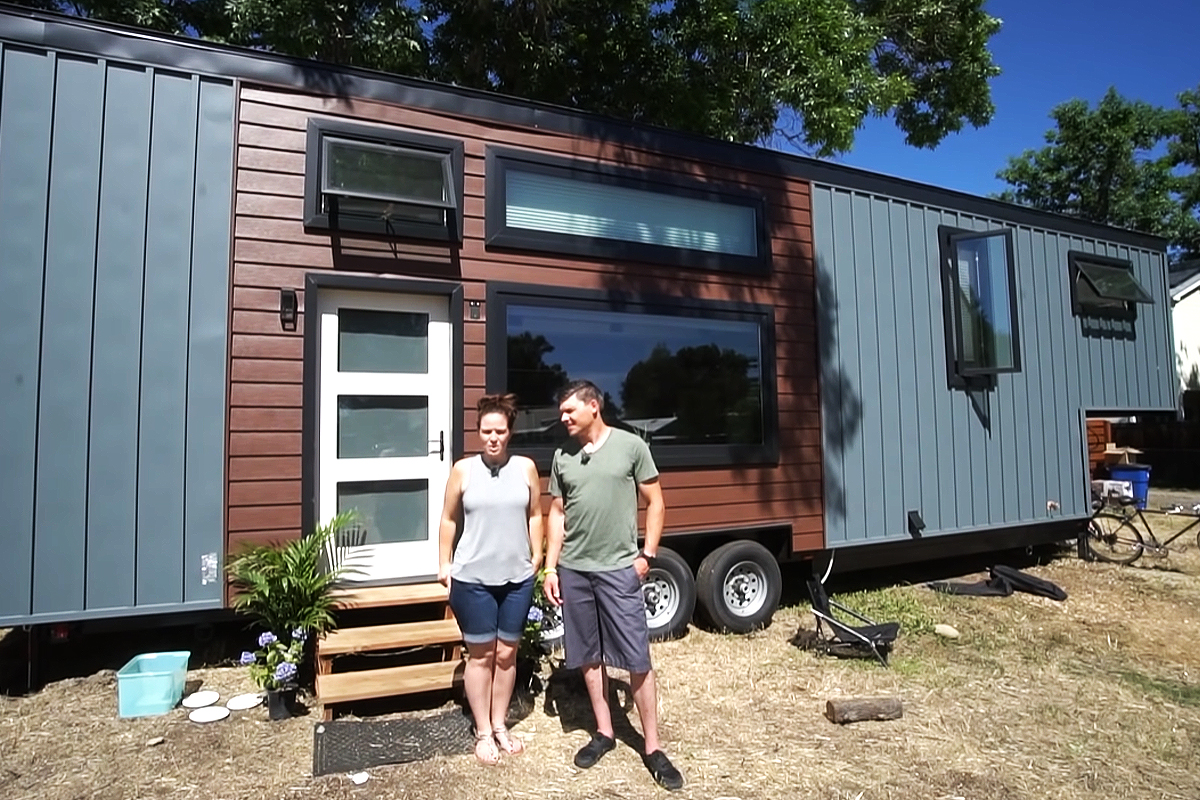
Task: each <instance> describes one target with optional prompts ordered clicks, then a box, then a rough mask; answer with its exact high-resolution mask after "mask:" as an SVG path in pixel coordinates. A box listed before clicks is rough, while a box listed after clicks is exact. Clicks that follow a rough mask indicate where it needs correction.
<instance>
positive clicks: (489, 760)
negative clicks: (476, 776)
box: [475, 731, 500, 767]
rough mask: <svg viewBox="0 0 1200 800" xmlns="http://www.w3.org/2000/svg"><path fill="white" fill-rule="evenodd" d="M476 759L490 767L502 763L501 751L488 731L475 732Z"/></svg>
mask: <svg viewBox="0 0 1200 800" xmlns="http://www.w3.org/2000/svg"><path fill="white" fill-rule="evenodd" d="M475 760H476V761H478V762H479V763H480V764H483V765H485V766H489V767H494V766H496V765H497V764H499V763H500V751H499V750H497V749H496V742H495V740H494V739H493V738H492V734H490V733H488V732H487V731H484V732H483V733H476V734H475Z"/></svg>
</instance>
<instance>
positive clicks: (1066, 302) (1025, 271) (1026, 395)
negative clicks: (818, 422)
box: [812, 185, 1175, 547]
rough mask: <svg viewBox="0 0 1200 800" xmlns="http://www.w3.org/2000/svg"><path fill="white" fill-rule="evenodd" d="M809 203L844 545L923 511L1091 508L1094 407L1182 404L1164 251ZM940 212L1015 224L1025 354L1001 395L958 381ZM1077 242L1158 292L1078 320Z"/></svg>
mask: <svg viewBox="0 0 1200 800" xmlns="http://www.w3.org/2000/svg"><path fill="white" fill-rule="evenodd" d="M812 203H813V226H814V246H815V250H816V262H817V276H818V287H819V291H818V303H819V304H820V305H821V309H820V313H819V317H820V319H821V325H820V336H821V346H820V352H821V358H822V363H821V379H822V415H823V424H824V425H825V432H824V443H825V468H826V470H825V476H826V491H825V494H826V498H825V499H826V509H827V510H826V532H827V533H826V539H827V542H828V544H829V545H830V546H834V547H836V546H843V545H854V544H864V543H868V542H875V541H880V540H884V539H904V538H907V537H908V531H907V527H906V512H908V511H910V510H916V511H919V512H920V513H921V516H922V517H923V519H924V520H925V523H926V525H927V527H926V530H925V533H926V534H938V533H953V532H968V531H981V530H987V529H990V528H999V527H1005V526H1016V525H1027V524H1032V523H1038V522H1044V521H1049V520H1053V519H1062V518H1065V517H1072V518H1074V517H1083V516H1086V515H1087V514H1088V511H1089V500H1088V494H1087V468H1086V453H1085V442H1084V434H1083V430H1082V423H1081V419H1082V417H1081V412H1084V411H1087V410H1094V409H1111V410H1117V409H1129V410H1136V409H1144V410H1148V409H1162V410H1169V409H1172V408H1174V405H1175V395H1174V386H1175V384H1174V382H1173V381H1174V374H1173V373H1174V363H1173V362H1172V361H1171V360H1170V352H1171V351H1170V341H1169V335H1168V333H1169V331H1168V327H1167V322H1166V320H1165V313H1166V312H1165V309H1166V308H1167V302H1166V282H1165V263H1164V256H1163V254H1162V253H1160V252H1151V251H1143V250H1137V249H1130V248H1129V247H1126V246H1118V245H1115V244H1109V243H1105V242H1100V241H1092V240H1081V239H1079V238H1077V237H1070V236H1066V235H1062V234H1060V233H1056V232H1055V231H1052V230H1044V229H1036V228H1029V227H1023V226H1022V227H1017V226H1013V225H1011V224H1006V223H1002V222H999V221H996V220H990V219H984V218H980V217H975V216H970V215H966V214H961V213H958V212H955V211H953V210H951V209H940V208H931V207H927V206H922V205H918V204H915V203H910V202H907V201H903V200H898V199H895V198H884V197H878V196H871V195H867V194H863V193H861V192H856V191H851V190H846V189H839V188H833V187H827V186H820V185H817V186H814V187H813V191H812ZM939 225H949V226H954V227H959V228H965V229H969V230H991V229H997V228H1006V227H1007V228H1010V229H1012V230H1013V232H1014V239H1013V245H1014V257H1015V259H1016V279H1017V304H1018V321H1019V325H1020V328H1019V335H1020V348H1021V364H1022V368H1021V370H1020V371H1019V372H1017V373H1014V374H1008V375H1001V376H999V378H998V382H997V386H996V388H995V389H993V390H991V391H988V392H973V393H967V392H963V391H952V390H951V389H950V388H949V387H948V385H947V376H946V330H945V322H944V311H943V298H942V284H941V276H940V273H939V270H938V263H937V262H938V257H939V252H938V239H937V229H938V226H939ZM1071 249H1078V250H1086V251H1089V252H1096V253H1102V254H1106V255H1111V256H1115V257H1120V258H1127V259H1130V260H1131V261H1132V262H1133V264H1134V269H1135V271H1136V273H1137V277H1138V279H1139V280H1140V281H1141V282H1142V283H1143V285H1145V286H1146V287H1147V289H1149V290H1150V292H1151V293H1152V294H1153V295H1154V297H1155V299H1156V301H1157V304H1156V305H1154V306H1147V307H1142V308H1141V309H1139V318H1138V320H1137V321H1136V322H1135V323H1133V324H1132V326H1130V325H1128V324H1125V326H1124V327H1122V326H1121V325H1116V326H1114V325H1113V324H1112V323H1094V322H1089V321H1085V320H1081V319H1080V318H1078V317H1076V316H1074V315H1073V314H1072V312H1071V299H1070V286H1069V276H1068V271H1067V252H1068V250H1071ZM1051 500H1053V501H1057V502H1058V503H1059V504H1060V508H1059V509H1058V510H1050V509H1048V508H1047V503H1048V501H1051Z"/></svg>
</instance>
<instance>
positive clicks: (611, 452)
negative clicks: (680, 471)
mask: <svg viewBox="0 0 1200 800" xmlns="http://www.w3.org/2000/svg"><path fill="white" fill-rule="evenodd" d="M585 462H586V463H585ZM656 477H658V468H657V467H656V466H655V465H654V458H653V457H652V456H651V455H650V448H649V447H648V446H647V445H646V443H645V442H643V441H642V440H641V439H639V438H638V437H637V436H635V435H634V434H632V433H629V432H628V431H622V430H618V429H616V428H614V429H612V430H611V431H610V432H609V434H608V439H607V440H605V442H604V444H602V445H600V447H599V448H597V449H596V450H595V451H594V452H593V453H591V454H585V453H584V452H583V449H582V447H581V446H580V445H579V443H578V442H576V441H574V440H572V441H571V442H569V443H567V444H565V445H563V446H562V447H560V448H558V449H557V450H555V451H554V462H553V463H552V464H551V466H550V495H551V496H552V497H561V498H562V500H563V508H564V510H565V511H566V516H567V519H566V537H565V539H564V540H563V549H562V555H561V556H560V557H559V563H560V564H562V565H563V566H564V567H566V568H568V569H573V570H578V571H580V572H607V571H609V570H615V569H621V568H622V567H627V566H629V565H630V564H632V563H633V559H634V556H636V555H637V506H638V492H637V484H639V483H645V482H646V481H649V480H653V479H654V478H656Z"/></svg>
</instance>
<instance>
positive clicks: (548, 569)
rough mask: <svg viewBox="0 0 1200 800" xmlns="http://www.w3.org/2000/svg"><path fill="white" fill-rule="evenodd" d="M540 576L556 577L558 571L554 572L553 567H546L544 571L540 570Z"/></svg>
mask: <svg viewBox="0 0 1200 800" xmlns="http://www.w3.org/2000/svg"><path fill="white" fill-rule="evenodd" d="M542 574H543V575H557V574H558V570H556V569H555V568H554V567H546V568H545V569H543V570H542Z"/></svg>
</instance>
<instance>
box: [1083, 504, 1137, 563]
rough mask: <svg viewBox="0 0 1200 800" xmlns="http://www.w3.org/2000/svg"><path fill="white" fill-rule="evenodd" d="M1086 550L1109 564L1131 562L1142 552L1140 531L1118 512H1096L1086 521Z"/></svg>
mask: <svg viewBox="0 0 1200 800" xmlns="http://www.w3.org/2000/svg"><path fill="white" fill-rule="evenodd" d="M1087 538H1088V550H1090V551H1091V553H1092V555H1093V556H1095V557H1096V558H1098V559H1100V560H1101V561H1107V562H1109V563H1110V564H1132V563H1133V562H1134V561H1137V560H1138V557H1139V556H1140V555H1141V554H1142V548H1143V540H1142V534H1141V531H1139V530H1138V529H1137V528H1136V527H1135V526H1134V525H1133V523H1131V522H1130V521H1129V520H1128V519H1126V518H1125V517H1122V516H1120V515H1118V514H1096V515H1095V516H1093V517H1092V518H1091V520H1089V521H1088V527H1087Z"/></svg>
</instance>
